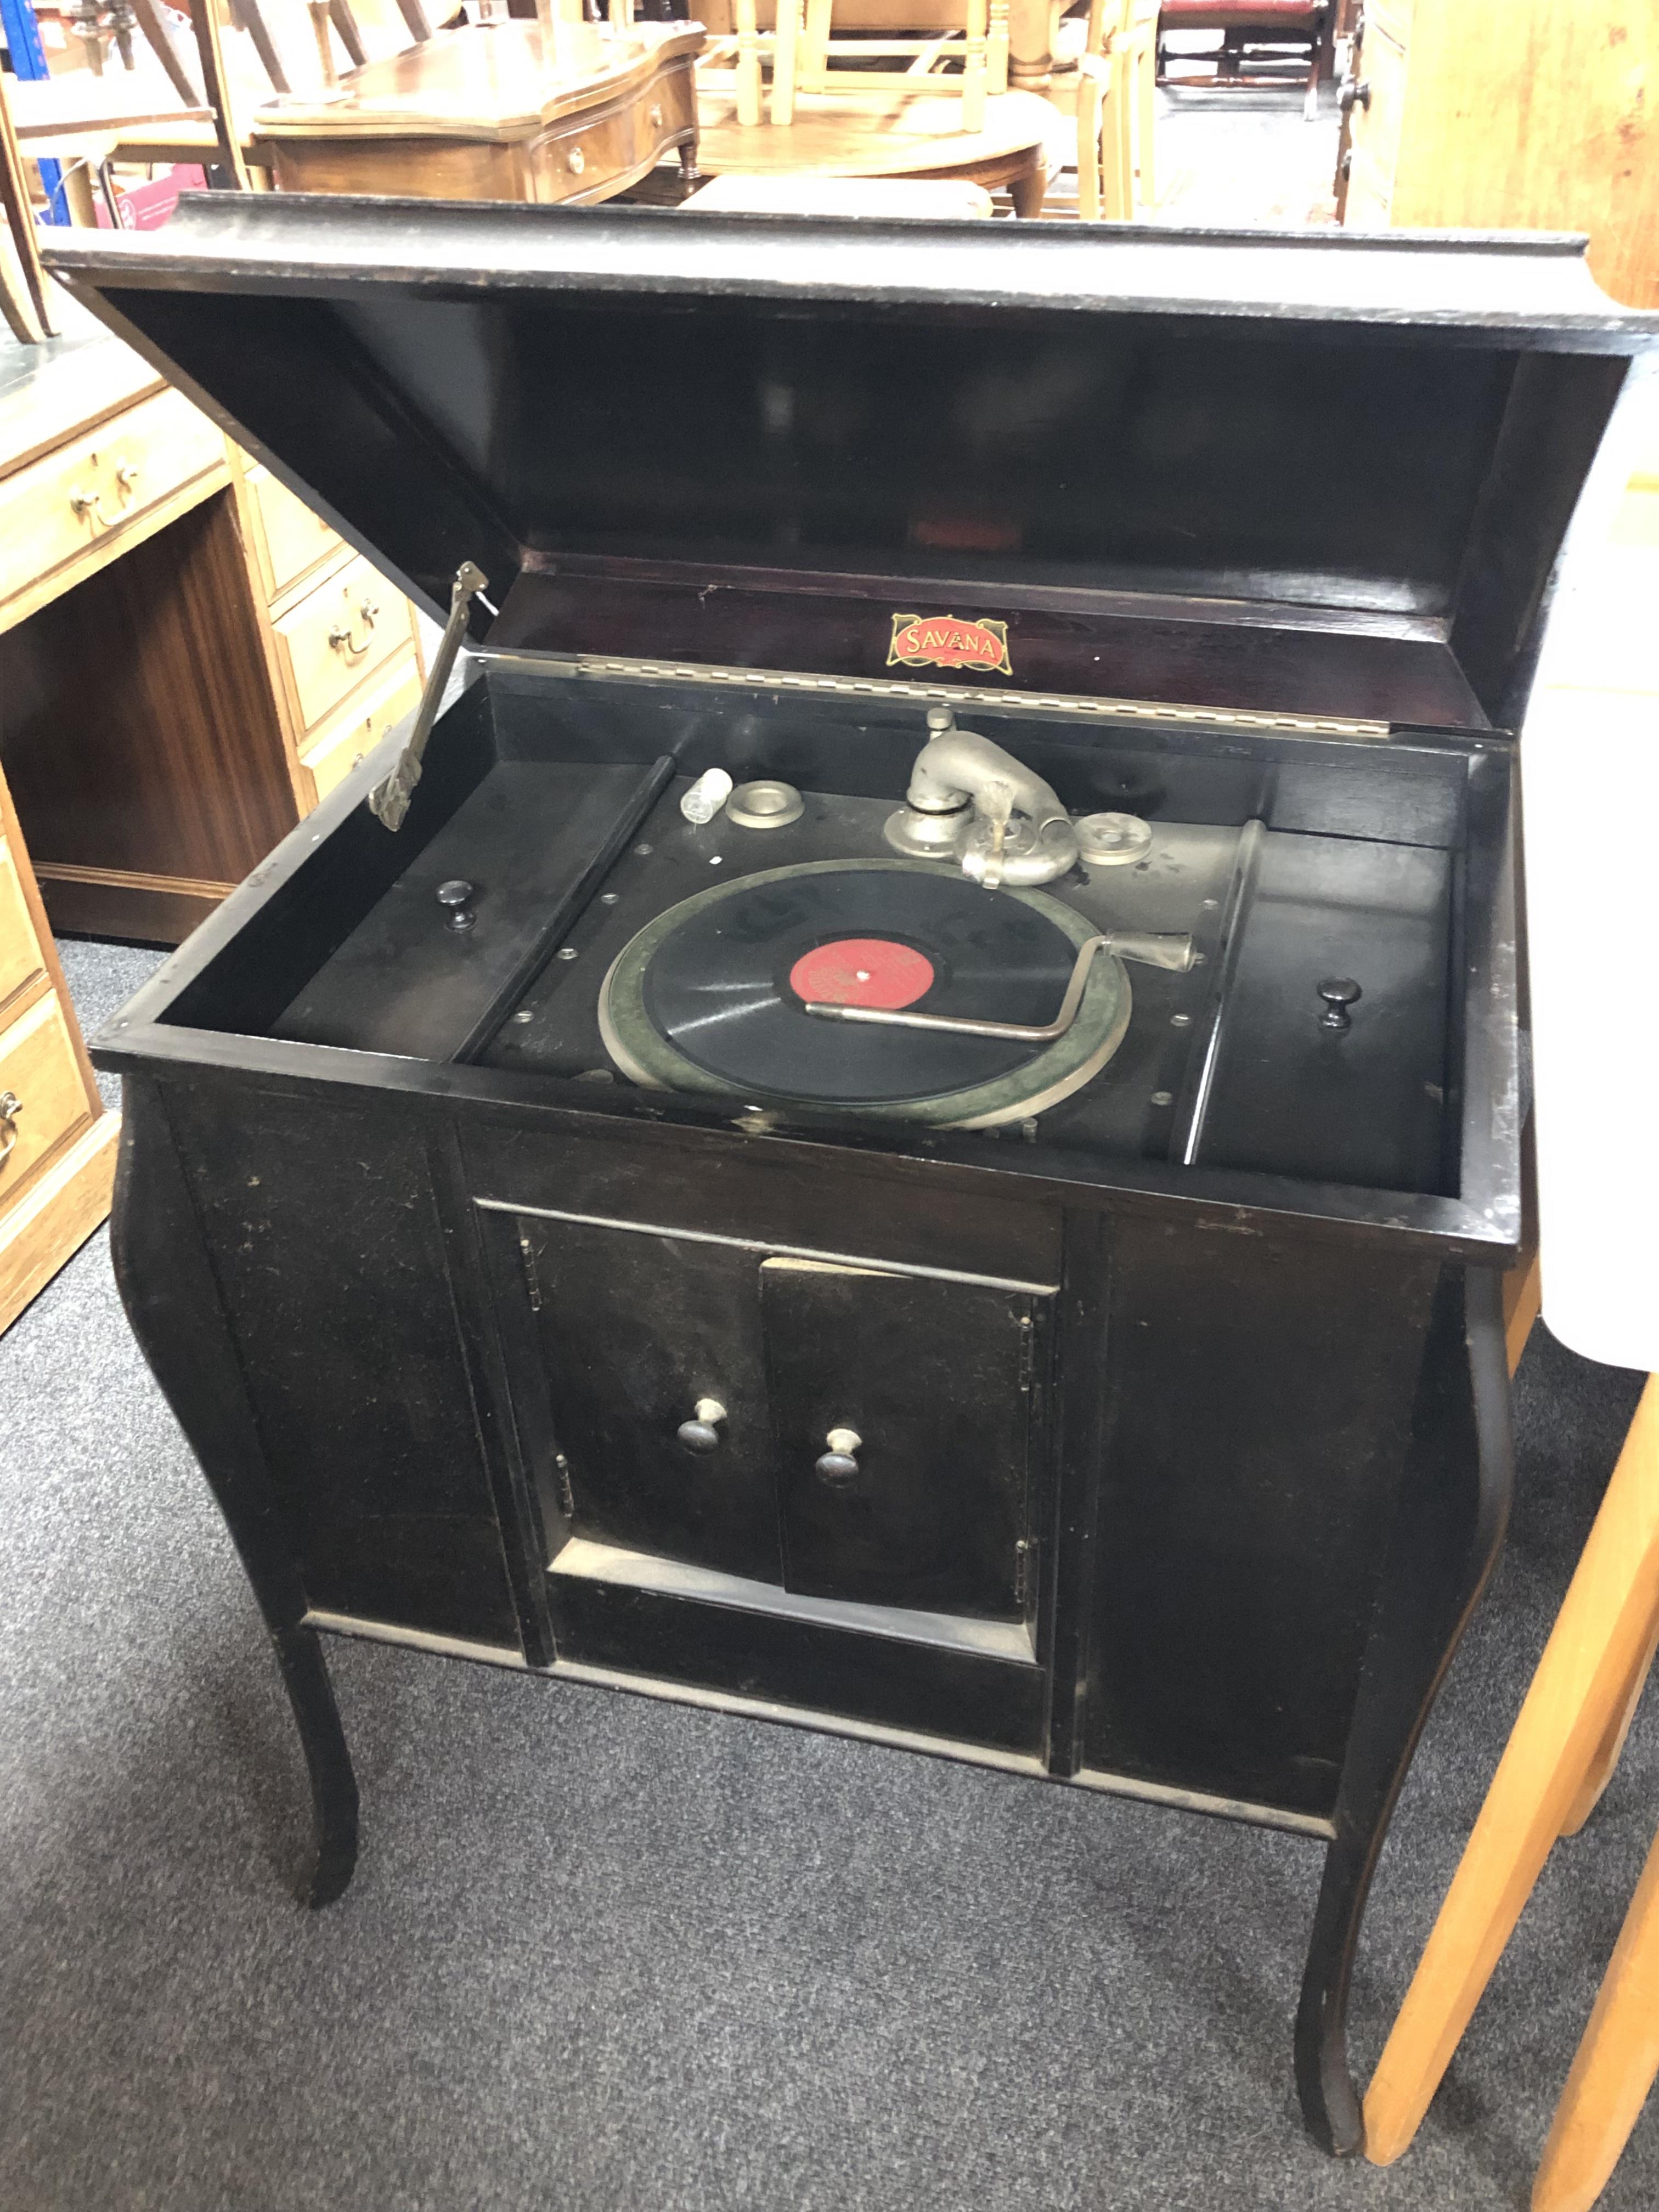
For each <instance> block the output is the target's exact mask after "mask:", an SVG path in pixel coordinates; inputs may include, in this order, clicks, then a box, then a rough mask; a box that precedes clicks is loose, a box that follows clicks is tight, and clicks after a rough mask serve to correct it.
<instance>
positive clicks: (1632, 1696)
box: [1561, 1620, 1659, 1836]
mask: <svg viewBox="0 0 1659 2212" xmlns="http://www.w3.org/2000/svg"><path fill="white" fill-rule="evenodd" d="M1656 1651H1659V1620H1656V1622H1655V1623H1654V1632H1653V1634H1652V1635H1651V1636H1650V1638H1648V1644H1647V1649H1646V1650H1645V1651H1644V1652H1643V1654H1642V1656H1641V1657H1640V1658H1639V1659H1638V1661H1637V1662H1636V1668H1635V1673H1634V1678H1633V1680H1632V1682H1631V1686H1630V1688H1629V1690H1628V1691H1627V1692H1626V1695H1625V1699H1624V1702H1623V1703H1622V1705H1620V1707H1619V1709H1618V1711H1616V1712H1615V1713H1614V1715H1613V1723H1612V1725H1611V1726H1610V1727H1609V1729H1608V1730H1607V1735H1605V1736H1604V1737H1603V1739H1602V1741H1601V1745H1600V1746H1599V1747H1598V1748H1597V1751H1596V1753H1595V1759H1594V1760H1593V1761H1592V1762H1591V1765H1590V1770H1589V1773H1588V1774H1587V1775H1586V1776H1585V1777H1584V1779H1583V1784H1581V1786H1580V1788H1579V1791H1578V1795H1577V1797H1575V1798H1574V1800H1573V1802H1572V1806H1571V1810H1570V1811H1569V1813H1568V1814H1567V1817H1566V1819H1565V1820H1564V1821H1563V1822H1562V1823H1561V1833H1562V1834H1563V1835H1564V1836H1576V1835H1577V1833H1578V1831H1579V1830H1580V1829H1581V1828H1582V1827H1583V1825H1584V1823H1585V1821H1586V1820H1589V1816H1590V1814H1592V1813H1593V1812H1594V1811H1595V1808H1596V1807H1597V1806H1598V1805H1599V1804H1600V1803H1601V1798H1602V1796H1603V1793H1604V1792H1605V1791H1606V1789H1607V1784H1608V1783H1609V1782H1611V1781H1612V1779H1613V1776H1614V1775H1615V1774H1616V1773H1617V1771H1618V1770H1619V1761H1620V1758H1621V1756H1622V1755H1623V1753H1624V1749H1625V1739H1626V1737H1627V1736H1628V1735H1629V1734H1630V1729H1631V1723H1632V1721H1633V1720H1634V1719H1635V1718H1636V1708H1637V1707H1638V1705H1640V1704H1641V1702H1642V1692H1643V1691H1644V1690H1645V1689H1646V1687H1647V1686H1648V1676H1649V1674H1650V1673H1651V1671H1652V1668H1653V1658H1654V1654H1655V1652H1656Z"/></svg>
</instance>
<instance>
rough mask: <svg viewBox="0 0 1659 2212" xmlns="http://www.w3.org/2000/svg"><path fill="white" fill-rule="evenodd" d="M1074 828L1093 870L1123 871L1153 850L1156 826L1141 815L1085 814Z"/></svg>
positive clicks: (1086, 859) (1081, 851) (1084, 855)
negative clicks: (1128, 864)
mask: <svg viewBox="0 0 1659 2212" xmlns="http://www.w3.org/2000/svg"><path fill="white" fill-rule="evenodd" d="M1072 827H1073V829H1075V830H1076V832H1077V848H1078V850H1079V853H1081V854H1082V855H1083V857H1084V859H1085V861H1086V862H1087V863H1088V865H1089V866H1091V868H1121V867H1123V866H1126V865H1127V862H1129V861H1131V860H1145V859H1146V855H1147V854H1148V853H1150V852H1151V851H1152V823H1150V822H1143V821H1142V820H1141V818H1140V817H1139V815H1138V814H1085V815H1084V816H1083V817H1082V819H1081V820H1080V821H1078V822H1074V823H1073V824H1072Z"/></svg>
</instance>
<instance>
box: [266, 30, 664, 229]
mask: <svg viewBox="0 0 1659 2212" xmlns="http://www.w3.org/2000/svg"><path fill="white" fill-rule="evenodd" d="M702 45H703V33H702V27H701V25H699V24H696V23H636V24H635V25H634V26H633V27H632V29H631V30H630V31H629V33H627V34H626V36H625V37H623V38H622V39H617V38H616V37H614V36H613V35H612V33H611V32H610V30H609V29H608V27H605V26H602V25H599V24H594V23H574V24H560V25H558V26H557V27H556V52H554V54H553V55H552V57H551V58H550V60H549V58H547V57H546V56H545V55H544V33H543V30H542V27H541V26H540V25H539V24H538V23H535V22H531V21H525V20H521V19H518V18H514V19H513V20H510V21H502V22H497V23H489V24H474V25H471V26H469V27H466V28H465V29H463V30H459V31H441V32H439V33H437V34H436V36H435V37H434V38H431V39H429V40H427V42H426V43H425V44H424V45H423V46H413V47H411V48H410V50H409V51H408V52H406V53H401V54H397V55H394V56H393V57H392V58H391V59H390V60H387V61H379V62H370V63H368V64H367V65H366V66H365V67H364V68H362V69H359V70H351V71H350V72H349V74H348V75H347V76H343V77H342V78H341V80H340V84H339V88H338V91H337V94H336V95H334V96H330V95H329V94H300V95H296V96H295V97H294V98H292V99H287V100H272V101H270V102H269V103H268V104H267V105H266V106H264V107H262V108H260V109H259V110H258V112H257V114H256V115H255V117H254V118H253V125H254V130H255V132H256V134H257V135H258V137H260V138H261V139H263V140H264V142H265V143H267V144H268V146H269V147H270V151H271V155H272V157H273V161H274V166H275V168H276V184H277V187H278V189H279V190H281V191H303V192H368V193H374V194H388V195H392V196H396V197H412V198H416V199H473V200H550V201H563V202H566V203H568V204H571V205H574V206H582V205H586V204H592V203H593V202H594V201H596V200H607V199H611V198H612V197H614V196H615V195H616V194H617V192H620V191H625V190H626V189H627V187H628V186H629V185H632V184H635V183H636V182H637V181H638V180H639V179H640V178H641V177H643V176H644V175H646V174H647V172H648V171H649V170H651V169H653V168H654V167H655V166H656V164H657V162H658V161H660V160H661V159H662V157H663V156H664V155H665V154H667V153H668V152H670V151H671V149H678V152H679V155H680V161H681V164H682V166H683V167H684V170H685V173H686V174H687V175H688V176H691V175H694V174H695V173H696V138H697V110H696V90H695V87H694V83H693V78H692V64H693V62H694V61H695V59H696V56H697V54H698V53H699V52H701V51H702Z"/></svg>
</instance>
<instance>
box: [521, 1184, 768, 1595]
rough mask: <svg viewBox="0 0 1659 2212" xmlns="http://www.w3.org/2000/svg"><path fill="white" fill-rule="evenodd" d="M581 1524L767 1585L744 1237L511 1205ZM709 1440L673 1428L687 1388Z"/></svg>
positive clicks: (578, 1527) (755, 1335)
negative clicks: (714, 1416)
mask: <svg viewBox="0 0 1659 2212" xmlns="http://www.w3.org/2000/svg"><path fill="white" fill-rule="evenodd" d="M517 1218H518V1225H519V1231H520V1244H521V1247H522V1249H523V1252H524V1256H525V1261H526V1267H527V1268H528V1269H529V1271H530V1279H531V1286H532V1300H533V1301H534V1304H535V1316H536V1322H537V1326H538V1331H539V1334H540V1340H541V1348H542V1359H543V1364H544V1368H545V1370H546V1375H547V1380H548V1388H549V1392H550V1398H551V1401H552V1413H553V1422H554V1429H555V1433H556V1438H557V1443H558V1446H559V1449H560V1450H561V1451H562V1453H563V1454H564V1456H565V1460H566V1462H567V1471H568V1486H569V1497H570V1500H571V1503H572V1504H573V1506H574V1515H573V1519H572V1527H573V1528H574V1533H575V1534H578V1535H581V1536H586V1537H589V1538H592V1539H593V1540H594V1541H598V1542H599V1543H604V1544H611V1545H615V1546H617V1547H619V1548H621V1549H623V1550H624V1551H630V1552H647V1553H656V1554H657V1555H658V1556H659V1557H660V1558H663V1559H680V1560H684V1561H687V1562H689V1563H690V1565H694V1566H701V1567H712V1568H714V1569H717V1570H719V1571H721V1572H723V1573H726V1574H731V1575H741V1576H744V1577H747V1578H748V1579H750V1580H751V1581H756V1582H768V1583H777V1582H779V1581H780V1580H781V1573H780V1565H779V1556H778V1517H777V1507H776V1504H775V1499H774V1495H773V1487H772V1464H771V1462H772V1439H771V1435H770V1431H769V1425H768V1421H767V1415H766V1376H765V1363H764V1361H763V1358H762V1354H761V1328H760V1300H759V1297H758V1291H757V1282H756V1260H755V1255H754V1253H753V1252H752V1251H746V1250H744V1249H742V1248H741V1247H739V1246H734V1245H730V1244H717V1243H705V1242H702V1241H701V1240H698V1239H696V1238H692V1237H670V1236H663V1235H661V1234H659V1233H657V1232H654V1231H648V1230H629V1229H622V1228H614V1227H609V1226H597V1225H591V1224H588V1223H584V1222H574V1221H562V1220H556V1219H544V1218H539V1217H537V1216H534V1215H529V1214H520V1215H519V1216H518V1217H517ZM706 1398H713V1399H715V1400H717V1401H719V1403H720V1406H721V1407H724V1408H725V1418H724V1419H722V1420H721V1421H720V1423H719V1424H718V1425H717V1426H716V1428H715V1442H714V1448H713V1449H712V1450H709V1451H706V1452H698V1451H696V1450H692V1449H688V1447H687V1446H686V1445H684V1444H683V1443H681V1442H680V1441H679V1430H680V1427H681V1425H682V1424H684V1423H685V1422H688V1421H690V1420H691V1419H693V1418H694V1415H695V1412H696V1405H697V1401H698V1400H699V1399H706Z"/></svg>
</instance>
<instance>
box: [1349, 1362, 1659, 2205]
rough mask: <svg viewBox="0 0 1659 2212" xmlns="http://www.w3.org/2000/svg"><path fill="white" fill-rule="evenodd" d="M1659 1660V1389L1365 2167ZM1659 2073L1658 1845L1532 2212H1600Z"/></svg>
mask: <svg viewBox="0 0 1659 2212" xmlns="http://www.w3.org/2000/svg"><path fill="white" fill-rule="evenodd" d="M1656 1647H1659V1376H1650V1378H1649V1380H1648V1384H1647V1388H1646V1389H1645V1390H1644V1392H1643V1394H1642V1401H1641V1404H1640V1405H1639V1406H1638V1408H1637V1413H1636V1418H1635V1419H1634V1421H1633V1422H1632V1424H1631V1429H1630V1434H1629V1436H1628V1437H1626V1442H1625V1448H1624V1450H1623V1451H1622V1453H1621V1454H1620V1459H1619V1464H1618V1466H1617V1467H1616V1468H1615V1469H1614V1470H1613V1480H1612V1481H1611V1482H1610V1483H1609V1484H1608V1486H1607V1496H1606V1498H1605V1499H1604V1500H1603V1502H1602V1505H1601V1511H1600V1512H1599V1513H1598V1514H1597V1515H1596V1517H1595V1527H1594V1528H1592V1530H1591V1531H1590V1537H1589V1543H1588V1544H1587V1545H1586V1546H1585V1547H1584V1553H1583V1558H1582V1559H1580V1561H1579V1563H1578V1567H1577V1572H1576V1573H1575V1574H1574V1576H1573V1578H1572V1583H1571V1588H1570V1589H1568V1592H1567V1595H1566V1599H1565V1602H1564V1603H1563V1605H1562V1607H1561V1610H1560V1613H1559V1614H1558V1616H1557V1618H1556V1623H1555V1627H1554V1630H1553V1633H1552V1634H1551V1637H1550V1640H1549V1643H1548V1644H1547V1646H1546V1648H1545V1651H1544V1656H1543V1657H1542V1659H1541V1660H1540V1662H1539V1663H1538V1671H1537V1673H1536V1674H1534V1676H1533V1680H1532V1687H1531V1688H1530V1689H1529V1690H1528V1692H1527V1698H1526V1702H1525V1704H1524V1705H1522V1708H1521V1715H1520V1717H1519V1719H1518V1720H1517V1721H1516V1724H1515V1729H1514V1732H1513V1734H1512V1735H1510V1740H1509V1744H1508V1747H1507V1748H1506V1749H1505V1751H1504V1756H1503V1759H1502V1761H1501V1762H1500V1764H1499V1765H1498V1772H1497V1774H1496V1775H1495V1777H1494V1778H1493V1780H1492V1788H1491V1789H1490V1790H1488V1792H1487V1793H1486V1803H1485V1804H1484V1805H1483V1806H1482V1807H1481V1808H1480V1819H1479V1820H1477V1821H1476V1823H1475V1826H1474V1833H1473V1834H1472V1835H1471V1836H1470V1838H1469V1841H1468V1849H1467V1850H1465V1851H1464V1853H1463V1857H1462V1863H1460V1865H1459V1867H1458V1869H1457V1873H1456V1875H1455V1877H1454V1878H1453V1881H1452V1886H1451V1887H1450V1889H1449V1891H1448V1892H1447V1894H1446V1901H1445V1903H1444V1904H1443V1905H1442V1906H1441V1908H1440V1917H1439V1918H1438V1919H1437V1921H1436V1923H1435V1925H1434V1930H1433V1933H1432V1934H1431V1936H1430V1937H1429V1942H1428V1946H1427V1948H1426V1949H1425V1952H1424V1954H1423V1959H1422V1963H1421V1964H1420V1965H1419V1967H1418V1970H1417V1973H1416V1975H1415V1977H1414V1978H1413V1982H1412V1985H1411V1988H1410V1989H1409V1990H1407V1995H1406V2002H1405V2003H1404V2004H1403V2005H1402V2006H1401V2010H1400V2017H1399V2019H1398V2020H1397V2021H1395V2026H1394V2031H1393V2033H1392V2034H1390V2036H1389V2040H1388V2044H1387V2046H1386V2047H1385V2049H1384V2051H1383V2056H1382V2058H1381V2060H1380V2061H1379V2062H1378V2064H1377V2069H1376V2075H1374V2076H1373V2078H1372V2081H1371V2085H1370V2089H1369V2090H1368V2091H1367V2093H1366V2096H1365V2154H1366V2156H1367V2157H1368V2158H1370V2160H1372V2161H1373V2163H1374V2164H1376V2165H1378V2166H1389V2165H1392V2164H1393V2162H1394V2160H1395V2159H1397V2158H1398V2157H1399V2156H1400V2155H1401V2153H1402V2152H1403V2151H1405V2150H1406V2149H1407V2148H1408V2147H1409V2146H1410V2144H1411V2142H1412V2139H1413V2136H1415V2135H1416V2133H1417V2130H1418V2127H1419V2124H1420V2123H1421V2121H1422V2118H1423V2116H1424V2114H1425V2112H1427V2110H1428V2107H1429V2103H1430V2100H1431V2098H1432V2097H1433V2095H1434V2093H1435V2091H1436V2089H1437V2087H1439V2084H1440V2080H1441V2077H1442V2075H1443V2074H1444V2072H1445V2070H1446V2068H1447V2066H1448V2065H1449V2063H1450V2061H1451V2057H1452V2054H1453V2052H1454V2051H1455V2050H1456V2048H1457V2045H1458V2043H1459V2042H1460V2041H1461V2039H1462V2034H1463V2031H1464V2029H1465V2028H1466V2027H1468V2023H1469V2021H1470V2018H1471V2017H1472V2015H1473V2014H1474V2008H1475V2007H1476V2005H1477V2004H1478V2003H1479V2002H1480V1995H1481V1992H1482V1990H1484V1989H1485V1988H1486V1984H1487V1982H1488V1980H1489V1979H1490V1978H1491V1976H1492V1969H1493V1968H1494V1967H1495V1966H1496V1965H1497V1964H1498V1959H1499V1958H1500V1956H1501V1955H1502V1954H1503V1950H1504V1945H1505V1944H1506V1943H1507V1942H1508V1941H1509V1939H1510V1935H1511V1933H1512V1932H1513V1930H1514V1928H1515V1924H1516V1921H1517V1920H1518V1919H1519V1918H1520V1917H1521V1911H1522V1906H1523V1905H1525V1904H1526V1901H1527V1899H1528V1897H1529V1896H1530V1895H1531V1894H1532V1892H1533V1888H1534V1885H1535V1883H1536V1882H1537V1880H1538V1877H1539V1875H1541V1873H1542V1872H1543V1869H1544V1862H1545V1860H1546V1859H1547V1857H1549V1853H1550V1850H1551V1847H1552V1846H1553V1844H1554V1842H1555V1840H1556V1838H1557V1837H1558V1836H1574V1835H1577V1832H1578V1831H1579V1830H1580V1828H1582V1827H1583V1825H1584V1823H1585V1821H1586V1820H1588V1819H1589V1815H1590V1814H1591V1813H1592V1812H1593V1811H1594V1809H1595V1804H1596V1802H1597V1800H1598V1799H1599V1798H1600V1796H1601V1793H1602V1791H1603V1790H1605V1789H1606V1788H1607V1784H1608V1782H1609V1781H1610V1780H1611V1779H1612V1778H1613V1770H1614V1768H1615V1767H1616V1766H1617V1765H1618V1763H1619V1754H1620V1751H1621V1750H1622V1749H1623V1748H1624V1743H1625V1738H1626V1735H1627V1733H1628V1732H1629V1729H1630V1724H1631V1720H1632V1715H1633V1714H1634V1711H1635V1708H1636V1703H1637V1700H1638V1698H1639V1697H1640V1696H1641V1693H1642V1689H1643V1686H1644V1683H1645V1682H1646V1680H1647V1677H1648V1673H1649V1670H1650V1668H1651V1666H1652V1664H1653V1658H1654V1652H1655V1650H1656ZM1656 2073H1659V1840H1656V1843H1655V1844H1654V1848H1653V1850H1652V1852H1651V1854H1650V1857H1649V1859H1648V1863H1647V1866H1646V1869H1645V1870H1644V1873H1643V1875H1642V1879H1641V1881H1640V1882H1639V1883H1638V1886H1637V1890H1636V1894H1635V1897H1634V1899H1632V1904H1631V1908H1630V1911H1629V1914H1628V1916H1627V1917H1626V1921H1625V1925H1624V1929H1623V1931H1622V1933H1621V1934H1620V1938H1619V1942H1618V1947H1617V1948H1616V1949H1615V1950H1614V1952H1613V1961H1612V1964H1611V1965H1610V1966H1609V1967H1608V1968H1607V1977H1606V1979H1605V1980H1604V1981H1603V1982H1602V1984H1601V1994H1600V1996H1598V1997H1597V1998H1596V2001H1595V2011H1594V2012H1593V2013H1592V2014H1591V2015H1590V2021H1589V2027H1587V2028H1586V2029H1585V2031H1584V2037H1583V2042H1582V2043H1581V2044H1580V2045H1579V2046H1578V2055H1577V2057H1576V2058H1575V2059H1574V2061H1573V2065H1572V2070H1571V2074H1570V2075H1568V2077H1567V2083H1566V2087H1565V2089H1564V2091H1563V2092H1562V2095H1561V2101H1560V2103H1559V2106H1557V2108H1556V2113H1555V2120H1554V2124H1553V2126H1552V2128H1551V2130H1550V2135H1549V2140H1548V2142H1547V2144H1546V2145H1545V2148H1544V2156H1543V2160H1542V2163H1541V2165H1540V2166H1539V2170H1538V2176H1537V2179H1536V2181H1535V2183H1534V2189H1533V2198H1532V2203H1533V2212H1586V2209H1587V2208H1588V2207H1589V2205H1591V2204H1593V2203H1595V2199H1596V2197H1598V2196H1599V2195H1600V2193H1601V2189H1602V2187H1603V2185H1605V2183H1606V2182H1607V2178H1608V2176H1609V2175H1610V2174H1611V2173H1612V2172H1613V2167H1614V2166H1615V2165H1616V2164H1617V2162H1618V2159H1619V2154H1620V2151H1621V2150H1622V2149H1623V2148H1624V2146H1625V2141H1626V2137H1627V2136H1628V2135H1629V2134H1630V2131H1631V2129H1632V2127H1633V2126H1634V2124H1635V2123H1636V2119H1637V2116H1638V2113H1639V2112H1641V2109H1642V2106H1643V2103H1644V2100H1645V2099H1646V2096H1647V2093H1648V2091H1649V2090H1650V2087H1652V2085H1653V2080H1654V2076H1655V2075H1656Z"/></svg>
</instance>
